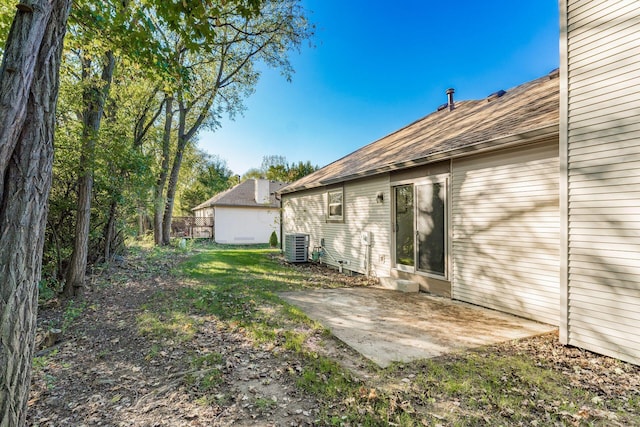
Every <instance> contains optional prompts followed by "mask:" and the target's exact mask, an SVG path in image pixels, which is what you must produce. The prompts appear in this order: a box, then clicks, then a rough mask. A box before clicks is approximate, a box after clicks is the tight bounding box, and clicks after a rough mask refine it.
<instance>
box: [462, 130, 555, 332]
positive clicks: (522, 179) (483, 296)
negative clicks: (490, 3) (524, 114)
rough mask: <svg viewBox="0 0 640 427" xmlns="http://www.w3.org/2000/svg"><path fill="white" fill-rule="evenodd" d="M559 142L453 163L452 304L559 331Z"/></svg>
mask: <svg viewBox="0 0 640 427" xmlns="http://www.w3.org/2000/svg"><path fill="white" fill-rule="evenodd" d="M558 176H559V166H558V145H557V142H553V143H543V144H536V145H532V146H527V147H524V148H519V149H517V150H515V149H514V150H504V151H501V152H498V153H494V154H490V155H483V156H476V157H473V158H466V159H463V160H454V162H453V165H452V181H453V185H452V214H451V220H452V226H453V242H452V243H453V245H452V246H453V250H452V259H453V280H452V296H453V298H455V299H458V300H462V301H466V302H470V303H473V304H477V305H481V306H485V307H489V308H493V309H496V310H500V311H504V312H508V313H513V314H516V315H519V316H523V317H526V318H530V319H534V320H539V321H542V322H545V323H550V324H554V325H557V324H558V316H559V306H560V302H559V264H560V260H559V245H560V234H559V226H560V217H559V202H558Z"/></svg>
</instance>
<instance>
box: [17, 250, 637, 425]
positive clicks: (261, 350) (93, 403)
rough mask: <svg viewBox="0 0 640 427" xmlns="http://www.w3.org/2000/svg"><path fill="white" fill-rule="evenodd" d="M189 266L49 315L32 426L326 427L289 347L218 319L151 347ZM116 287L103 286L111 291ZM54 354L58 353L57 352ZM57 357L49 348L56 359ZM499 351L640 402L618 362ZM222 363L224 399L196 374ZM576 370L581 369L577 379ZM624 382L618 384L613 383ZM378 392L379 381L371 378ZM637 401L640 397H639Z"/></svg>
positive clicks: (158, 269)
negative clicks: (168, 299) (52, 333)
mask: <svg viewBox="0 0 640 427" xmlns="http://www.w3.org/2000/svg"><path fill="white" fill-rule="evenodd" d="M178 261H179V260H173V261H163V262H162V263H161V265H156V266H154V268H153V270H151V271H149V269H148V268H147V267H146V265H145V264H144V263H143V262H138V261H137V260H135V259H127V260H126V261H125V262H124V263H123V264H122V265H120V266H114V267H112V268H111V269H110V270H109V271H105V272H102V273H100V274H97V275H95V276H93V278H92V288H91V289H90V290H89V291H88V295H87V303H86V306H84V307H83V310H82V311H81V313H80V312H79V313H77V317H75V316H74V311H73V310H70V309H69V307H66V308H65V307H63V306H62V304H61V303H60V302H59V301H55V300H54V301H52V302H50V303H49V304H48V305H47V306H45V307H43V308H41V310H40V313H39V342H40V344H39V346H40V348H39V350H38V351H39V353H38V357H37V358H36V361H35V363H34V374H33V380H32V389H31V396H30V402H29V419H28V424H29V425H32V426H51V427H52V426H231V425H233V426H256V425H260V426H272V425H273V426H306V425H316V424H317V420H318V418H319V414H320V412H321V411H322V410H323V406H322V402H319V401H317V400H315V399H314V398H313V397H311V396H308V395H304V394H303V393H302V392H301V391H300V390H299V389H298V388H297V387H296V385H295V384H294V378H295V375H291V373H294V374H295V372H296V371H297V372H301V371H302V366H300V362H299V361H298V360H296V359H295V356H292V355H291V354H290V353H288V352H286V351H284V350H282V349H281V348H279V347H277V346H273V345H271V346H263V347H257V346H255V345H254V344H253V343H252V342H251V341H250V340H248V339H247V338H246V336H244V335H243V334H242V333H241V331H237V330H232V329H229V327H228V326H227V325H225V324H223V323H221V322H219V321H218V320H217V319H216V318H214V317H207V316H201V317H200V318H198V319H197V321H198V328H197V332H196V335H195V337H194V339H192V340H188V341H184V342H174V341H172V340H170V339H154V338H152V337H148V336H143V335H141V334H140V333H139V332H138V329H137V326H136V325H137V322H136V319H137V317H138V316H139V315H140V314H141V313H143V312H144V310H145V307H146V306H145V304H147V303H148V302H149V301H151V300H152V299H153V296H154V295H155V294H156V293H157V292H158V291H165V292H168V293H171V292H173V291H175V290H176V289H178V288H179V287H183V286H185V284H184V283H181V282H180V281H179V280H177V279H175V278H174V277H173V276H172V275H171V274H169V273H168V272H169V270H170V269H171V268H172V267H173V266H174V265H175V264H176V263H177V262H178ZM295 268H301V269H305V268H306V269H308V272H309V274H310V276H311V278H310V279H309V280H310V281H314V280H317V281H322V280H326V279H327V276H331V277H332V278H333V280H339V281H342V283H343V284H344V285H345V286H349V285H362V284H365V283H363V280H366V279H362V278H357V277H354V278H350V277H348V276H343V275H338V274H337V273H336V272H333V271H332V270H325V269H322V268H320V269H319V267H314V266H311V267H305V266H298V267H295ZM107 278H108V281H109V283H110V284H109V285H108V286H105V285H102V283H103V282H104V281H105V280H107ZM52 325H64V326H65V327H64V331H63V333H62V335H61V336H60V337H59V338H58V341H57V342H54V343H51V342H49V343H44V342H43V340H44V338H45V335H46V334H45V332H46V331H47V330H48V329H49V328H50V327H51V326H52ZM317 340H323V341H329V342H331V343H333V344H331V345H329V346H326V345H325V346H323V347H324V348H325V349H327V350H325V351H327V352H329V353H330V354H331V355H332V356H333V357H335V358H337V359H339V360H340V361H341V362H342V363H343V365H345V366H347V367H349V368H350V369H351V370H352V372H354V375H356V376H358V377H360V378H361V379H362V380H363V381H368V380H369V378H370V376H371V375H372V371H371V370H369V368H368V367H367V366H368V365H367V363H368V362H367V361H366V360H365V359H364V358H362V357H361V356H359V355H358V354H357V353H356V352H355V351H353V350H352V349H350V348H348V347H346V346H344V345H341V343H339V342H338V341H337V340H333V339H332V338H328V337H325V336H318V337H317ZM49 344H53V345H52V346H47V345H49ZM44 347H46V348H44ZM492 351H495V352H498V353H500V352H504V353H523V352H524V353H526V354H531V357H534V358H535V357H552V358H554V359H555V360H556V361H557V367H558V369H561V370H563V371H566V374H567V375H569V376H571V377H572V382H575V383H576V384H579V385H581V386H583V387H585V388H587V389H595V390H600V391H601V392H603V393H606V394H613V395H615V394H620V393H622V394H625V393H630V392H631V393H637V390H638V387H640V383H639V381H638V379H639V378H640V372H639V371H638V369H636V368H635V367H633V368H629V370H628V371H623V370H620V369H619V368H618V367H617V365H616V363H615V361H613V359H608V358H604V357H600V356H596V355H593V354H591V353H588V352H585V351H582V350H579V349H573V348H565V347H562V346H560V345H559V344H557V338H556V337H554V336H549V335H545V336H540V337H536V338H531V339H528V340H524V341H518V342H511V343H507V344H504V345H498V346H495V347H493V348H492ZM214 352H215V353H218V354H220V355H221V356H222V357H221V358H220V360H221V362H220V366H216V368H217V369H219V371H220V372H221V378H220V379H219V380H220V381H219V384H218V385H217V386H216V389H215V391H214V392H213V393H203V392H202V391H201V390H200V389H198V388H196V387H194V386H193V381H188V378H194V377H195V378H196V380H197V379H198V377H204V376H205V375H206V373H207V372H209V370H208V368H209V366H207V365H206V364H204V365H202V366H198V367H195V368H194V366H193V365H191V364H190V363H191V361H193V360H194V356H202V357H203V360H205V359H206V356H207V355H209V354H212V353H214ZM576 367H580V368H579V369H576ZM607 378H615V381H608V380H606V381H604V380H603V379H607ZM370 379H371V380H372V381H375V378H374V377H371V378H370ZM633 390H635V391H633Z"/></svg>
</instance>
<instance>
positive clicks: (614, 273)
mask: <svg viewBox="0 0 640 427" xmlns="http://www.w3.org/2000/svg"><path fill="white" fill-rule="evenodd" d="M561 13H562V19H561V24H562V26H563V31H562V42H561V52H562V58H561V73H562V76H561V77H562V78H563V83H564V87H563V88H562V92H563V96H564V97H563V99H562V101H563V104H562V108H561V121H562V125H563V127H562V130H561V138H562V139H561V149H562V150H563V156H564V161H563V164H564V166H565V167H566V174H565V175H563V179H564V180H565V181H564V188H565V192H564V194H563V207H564V212H565V213H566V218H565V222H564V228H565V230H566V233H567V239H566V242H565V243H564V249H565V251H566V253H565V254H563V262H564V263H565V264H564V265H563V273H564V274H563V285H564V286H563V291H564V292H563V294H564V295H563V298H564V301H565V302H566V309H565V313H564V317H565V318H564V319H563V324H562V325H561V340H562V341H563V342H565V343H568V344H571V345H575V346H578V347H583V348H586V349H589V350H592V351H596V352H598V353H602V354H606V355H610V356H614V357H619V358H621V359H623V360H627V361H631V362H634V363H640V61H639V60H638V58H639V57H640V2H638V1H634V0H623V1H605V0H589V1H587V0H569V1H568V2H567V1H563V2H562V3H561Z"/></svg>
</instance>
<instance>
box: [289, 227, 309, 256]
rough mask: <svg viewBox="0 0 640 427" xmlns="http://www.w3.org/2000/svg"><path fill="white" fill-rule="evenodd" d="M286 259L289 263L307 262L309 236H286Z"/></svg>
mask: <svg viewBox="0 0 640 427" xmlns="http://www.w3.org/2000/svg"><path fill="white" fill-rule="evenodd" d="M284 238H285V249H284V258H285V259H286V260H287V262H307V261H308V260H309V255H308V254H309V235H308V234H286V235H285V236H284Z"/></svg>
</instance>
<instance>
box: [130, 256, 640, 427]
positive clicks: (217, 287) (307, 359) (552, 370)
mask: <svg viewBox="0 0 640 427" xmlns="http://www.w3.org/2000/svg"><path fill="white" fill-rule="evenodd" d="M276 255H277V252H275V251H273V250H270V249H264V248H259V249H254V248H229V247H216V246H202V247H201V248H199V252H198V253H196V254H195V255H193V256H191V257H190V258H189V259H188V260H187V261H186V262H184V263H183V264H181V266H180V268H179V270H178V271H177V272H176V274H178V275H180V276H181V277H182V278H183V279H184V280H185V281H186V282H189V286H185V287H183V288H182V289H181V290H180V291H179V292H178V294H177V295H172V296H171V297H170V298H166V296H163V295H158V298H157V299H156V300H155V301H152V302H150V303H149V309H148V310H147V311H146V312H145V314H144V315H143V316H141V317H140V319H139V322H140V323H139V328H140V330H141V331H142V332H143V333H147V334H158V335H166V334H173V335H175V336H181V337H183V339H189V334H190V333H192V332H193V331H194V330H196V329H197V327H198V325H197V322H196V321H194V320H193V319H192V317H191V316H190V314H193V313H205V314H208V315H214V316H215V317H217V318H218V319H219V320H220V321H221V322H223V323H224V324H226V325H227V327H228V328H233V329H235V330H239V331H242V333H243V334H245V335H246V336H247V338H248V339H251V340H252V341H253V342H254V343H255V345H263V346H264V345H268V346H270V348H274V349H275V348H277V349H279V351H284V352H287V354H289V355H290V356H292V357H294V358H297V359H298V363H299V364H300V366H302V369H301V370H290V372H289V373H288V374H287V375H291V377H292V381H294V382H295V383H296V385H297V386H298V387H300V388H301V389H302V390H304V391H305V392H306V393H310V394H313V395H314V396H315V397H316V398H317V399H319V400H320V401H321V402H323V403H322V404H323V405H324V407H323V408H322V412H321V413H322V419H321V422H322V423H323V424H328V425H365V426H368V425H371V426H373V425H401V426H424V425H426V426H431V425H433V426H436V425H442V426H446V425H456V426H458V425H459V426H465V425H468V426H476V425H487V426H498V425H524V426H530V425H531V426H535V425H585V426H586V425H603V426H609V425H640V392H639V391H638V390H637V389H636V390H632V389H631V390H627V392H625V393H620V394H613V393H608V392H605V391H603V390H607V389H606V388H605V387H604V386H603V385H602V384H601V385H600V386H598V381H600V382H601V383H602V382H604V383H606V384H608V382H612V383H613V384H614V385H615V378H613V376H615V374H616V373H618V374H624V375H636V376H637V375H638V371H637V368H635V367H631V366H629V365H626V364H623V363H621V362H617V361H613V360H611V359H606V360H607V361H606V366H605V367H599V369H600V368H602V369H601V370H599V371H597V374H594V375H592V376H591V377H589V376H586V374H584V372H582V374H584V375H582V376H580V375H581V372H578V371H576V370H575V369H573V367H572V366H571V363H573V362H574V359H572V357H574V356H571V357H569V356H565V355H564V353H563V352H564V351H565V350H564V348H563V347H561V346H559V345H558V344H556V343H555V341H554V340H555V338H554V337H547V338H546V339H539V340H540V343H541V344H538V343H537V342H536V343H534V344H531V345H528V346H526V345H525V346H521V345H520V344H516V343H509V344H505V345H503V346H495V347H491V348H486V349H480V350H478V351H472V352H467V353H462V354H458V355H452V356H448V357H441V358H437V359H432V360H424V361H421V362H417V363H410V364H395V365H393V366H391V367H389V368H386V369H379V368H377V367H375V366H374V365H373V364H370V365H367V367H366V368H365V369H367V370H368V372H367V378H366V379H363V378H361V377H360V378H357V377H355V376H354V375H353V374H352V373H351V372H349V371H348V370H346V369H345V368H343V367H342V366H341V365H340V364H338V363H337V362H336V361H334V360H332V359H330V358H327V357H324V356H322V355H320V354H318V353H317V352H315V351H313V350H311V349H310V347H309V346H308V339H309V338H310V337H311V336H315V337H316V338H317V337H318V336H320V337H322V339H326V340H329V339H333V338H331V337H330V336H329V335H328V333H327V331H324V329H323V328H322V326H321V325H319V324H318V323H316V322H314V321H312V320H310V319H309V318H308V317H307V316H306V315H305V314H304V313H303V312H301V311H300V310H299V309H297V308H295V307H294V306H292V305H290V304H288V303H287V302H285V301H284V300H283V299H281V298H280V297H279V296H278V293H279V292H283V291H295V290H303V289H305V288H309V287H312V286H318V284H317V280H314V281H310V280H308V279H309V273H307V272H305V271H304V270H301V269H293V268H290V267H289V266H287V265H284V264H282V263H280V262H279V261H278V259H277V258H276ZM323 286H332V284H330V283H324V284H323ZM536 346H546V347H547V349H546V351H545V352H544V353H540V354H539V353H538V350H541V349H536V348H535V347H536ZM567 351H568V350H567ZM589 357H590V356H589V355H585V356H584V358H586V360H587V362H584V361H583V360H582V359H580V360H578V359H576V360H575V363H583V362H584V363H587V364H588V363H589V362H588V360H589V359H588V358H589ZM594 357H595V356H594ZM601 359H604V358H601ZM598 360H600V359H598ZM194 363H195V362H194ZM599 363H600V364H602V363H604V362H599ZM587 368H588V366H587ZM594 372H595V371H594ZM603 372H604V374H603ZM609 373H611V376H612V377H611V378H609V377H604V378H598V375H600V374H602V376H608V375H609ZM216 380H217V378H216V377H214V378H212V379H211V381H210V384H209V386H210V387H211V388H214V386H215V381H216ZM592 383H593V384H592Z"/></svg>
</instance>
